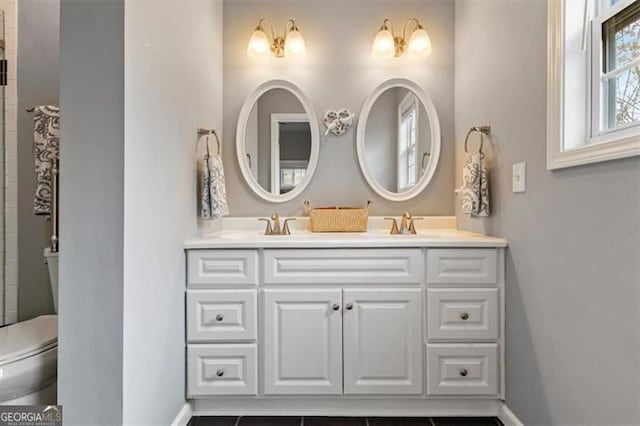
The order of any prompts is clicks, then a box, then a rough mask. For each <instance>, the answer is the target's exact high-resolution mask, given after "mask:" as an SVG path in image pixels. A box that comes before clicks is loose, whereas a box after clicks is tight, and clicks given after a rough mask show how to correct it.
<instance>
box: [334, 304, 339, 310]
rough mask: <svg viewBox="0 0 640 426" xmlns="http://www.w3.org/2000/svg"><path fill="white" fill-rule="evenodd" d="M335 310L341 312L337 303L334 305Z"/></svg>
mask: <svg viewBox="0 0 640 426" xmlns="http://www.w3.org/2000/svg"><path fill="white" fill-rule="evenodd" d="M333 310H334V311H339V310H340V305H338V304H337V303H334V304H333Z"/></svg>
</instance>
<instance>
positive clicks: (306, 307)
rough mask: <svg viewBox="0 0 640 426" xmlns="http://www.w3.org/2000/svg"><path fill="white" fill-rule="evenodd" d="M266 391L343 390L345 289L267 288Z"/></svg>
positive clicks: (277, 392)
mask: <svg viewBox="0 0 640 426" xmlns="http://www.w3.org/2000/svg"><path fill="white" fill-rule="evenodd" d="M264 307H265V309H264V327H265V328H264V340H263V343H264V345H263V346H264V364H265V365H264V392H265V394H266V395H274V394H280V395H282V394H289V395H292V394H332V395H335V394H340V393H342V315H341V310H342V291H341V290H270V289H267V290H264Z"/></svg>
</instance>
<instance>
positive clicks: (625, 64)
mask: <svg viewBox="0 0 640 426" xmlns="http://www.w3.org/2000/svg"><path fill="white" fill-rule="evenodd" d="M548 5H549V57H548V61H549V73H548V126H549V128H548V135H547V136H548V137H547V144H548V145H547V168H549V169H555V168H561V167H570V166H575V165H580V164H587V163H593V162H597V161H605V160H611V159H616V158H623V157H629V156H633V155H639V154H640V0H597V1H593V0H581V1H575V0H572V1H567V0H564V1H554V0H549V2H548Z"/></svg>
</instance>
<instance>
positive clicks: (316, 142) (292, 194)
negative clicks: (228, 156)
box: [236, 80, 320, 203]
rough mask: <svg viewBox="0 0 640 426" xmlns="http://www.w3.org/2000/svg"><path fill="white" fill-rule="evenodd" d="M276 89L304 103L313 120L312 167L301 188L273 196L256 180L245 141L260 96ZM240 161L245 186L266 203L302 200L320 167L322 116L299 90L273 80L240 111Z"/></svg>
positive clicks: (281, 81)
mask: <svg viewBox="0 0 640 426" xmlns="http://www.w3.org/2000/svg"><path fill="white" fill-rule="evenodd" d="M273 89H283V90H286V91H288V92H290V93H292V94H293V95H294V96H295V97H296V98H297V99H298V101H300V103H301V104H302V107H303V108H304V111H305V113H306V114H307V116H308V117H309V128H310V129H311V155H310V156H309V166H308V167H307V171H306V172H305V175H304V179H302V182H300V185H298V186H296V187H295V188H294V189H292V190H291V191H289V192H287V193H286V194H272V193H271V192H269V191H266V190H265V189H264V188H263V187H262V186H260V184H259V183H258V182H257V181H256V179H255V178H254V177H253V174H252V173H251V169H249V166H248V164H247V163H246V161H245V143H244V140H245V137H246V128H247V122H248V121H249V115H250V114H251V110H252V109H253V106H254V105H255V104H256V102H257V101H258V99H260V96H262V95H263V94H265V93H266V92H268V91H269V90H273ZM236 157H237V159H238V164H239V165H240V172H241V173H242V177H243V178H244V180H245V182H246V183H247V185H249V187H250V188H251V190H252V191H253V192H254V193H255V194H256V195H258V196H259V197H260V198H262V199H263V200H266V201H269V202H272V203H285V202H287V201H291V200H293V199H294V198H296V197H297V196H299V195H300V194H301V193H302V191H304V190H305V189H306V188H307V186H308V185H309V182H311V179H312V178H313V174H314V173H315V171H316V168H317V166H318V159H319V158H320V129H319V127H318V116H317V115H316V111H315V109H314V108H313V105H311V102H310V101H309V99H308V98H307V97H306V95H305V94H304V92H303V91H302V90H300V88H299V87H298V86H296V85H295V84H293V83H291V82H290V81H286V80H269V81H265V82H264V83H262V84H260V85H259V86H258V87H256V88H255V89H254V90H253V91H252V92H251V93H249V96H247V99H245V101H244V104H243V105H242V109H241V110H240V116H239V117H238V125H237V127H236Z"/></svg>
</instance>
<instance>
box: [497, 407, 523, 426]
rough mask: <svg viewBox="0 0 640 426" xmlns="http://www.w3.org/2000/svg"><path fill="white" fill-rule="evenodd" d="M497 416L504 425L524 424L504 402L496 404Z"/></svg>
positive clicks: (519, 425)
mask: <svg viewBox="0 0 640 426" xmlns="http://www.w3.org/2000/svg"><path fill="white" fill-rule="evenodd" d="M498 418H499V419H500V421H501V422H502V424H503V425H504V426H524V423H522V422H521V421H520V419H519V418H518V417H517V416H516V415H515V414H513V411H511V410H510V409H509V407H507V404H505V403H504V402H503V403H501V404H500V406H498Z"/></svg>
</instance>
